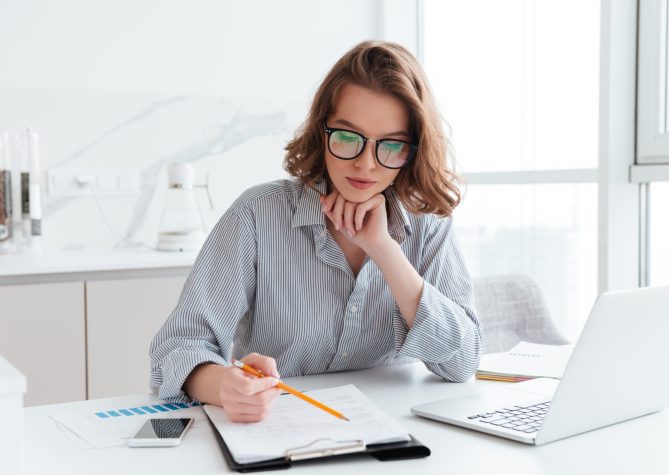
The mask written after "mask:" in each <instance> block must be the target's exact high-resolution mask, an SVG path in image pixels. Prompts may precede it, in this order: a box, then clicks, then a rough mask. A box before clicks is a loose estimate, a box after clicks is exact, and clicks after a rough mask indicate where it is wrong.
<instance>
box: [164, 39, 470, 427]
mask: <svg viewBox="0 0 669 475" xmlns="http://www.w3.org/2000/svg"><path fill="white" fill-rule="evenodd" d="M286 150H287V154H286V158H285V163H284V165H285V168H286V170H287V171H288V172H289V173H290V174H291V175H292V176H293V177H294V178H292V179H286V180H278V181H275V182H272V183H267V184H263V185H259V186H256V187H254V188H251V189H249V190H247V191H246V192H244V193H243V194H242V195H241V196H240V197H239V198H238V199H237V201H235V203H234V204H233V205H232V206H231V207H230V209H228V211H227V212H226V213H225V214H224V216H223V217H222V218H221V220H220V221H219V223H218V224H217V225H216V227H215V228H214V230H213V231H212V233H211V235H210V236H209V238H208V240H207V242H206V243H205V245H204V246H203V248H202V250H201V252H200V255H199V256H198V258H197V260H196V262H195V264H194V266H193V270H192V272H191V274H190V276H189V278H188V280H187V282H186V284H185V286H184V290H183V292H182V295H181V297H180V299H179V303H178V304H177V307H176V308H175V310H174V311H173V312H172V314H171V315H170V317H169V319H168V320H167V322H166V323H165V325H164V326H163V328H162V329H161V330H160V331H159V332H158V334H157V335H156V336H155V338H154V340H153V342H152V345H151V360H152V368H151V383H152V387H153V389H155V390H158V392H159V395H160V397H161V398H166V399H173V400H184V401H187V400H188V399H189V398H192V399H195V400H198V401H201V402H206V403H210V404H216V405H220V406H222V407H223V408H224V409H225V410H226V412H227V414H228V416H229V417H230V418H231V419H232V420H233V421H258V420H261V419H262V418H264V417H265V416H266V415H267V414H268V412H269V411H270V409H271V407H272V403H273V401H274V399H275V398H276V397H277V395H278V393H279V391H278V390H277V389H274V386H275V385H276V384H277V379H276V378H279V371H280V372H281V375H282V376H283V377H288V376H296V375H303V374H315V373H324V372H331V371H346V370H354V369H360V368H367V367H372V366H380V365H389V364H401V363H406V362H408V361H412V360H413V359H419V360H421V361H423V362H424V364H425V365H426V366H427V368H428V369H429V370H430V371H432V372H433V373H435V374H437V375H439V376H441V377H443V378H444V379H446V380H449V381H465V380H467V379H468V378H469V377H471V375H472V374H473V373H474V371H475V370H476V368H477V366H478V362H479V356H480V352H481V346H482V340H483V336H482V333H481V328H480V325H479V322H478V320H477V318H476V315H475V313H474V309H473V306H472V290H471V283H470V278H469V275H468V273H467V270H466V268H465V265H464V263H463V260H462V257H461V254H460V251H459V250H458V247H457V245H456V242H455V239H454V236H453V230H452V220H451V218H450V215H451V213H452V211H453V208H454V207H455V206H456V205H457V204H458V202H459V198H460V195H459V192H458V189H457V187H456V186H455V184H454V175H453V174H452V173H451V172H449V171H448V170H447V161H446V141H445V138H444V136H443V133H442V131H441V128H440V120H439V116H438V113H437V110H436V107H435V105H434V101H433V98H432V96H431V94H430V92H429V89H428V87H427V83H426V80H425V78H424V75H423V72H422V70H421V68H420V66H419V65H418V63H417V61H416V60H415V58H414V57H413V56H412V55H411V54H410V53H409V52H408V51H407V50H405V49H404V48H403V47H401V46H399V45H396V44H392V43H385V42H364V43H361V44H359V45H358V46H356V47H355V48H353V49H352V50H350V51H349V52H348V53H346V54H345V55H344V56H343V57H342V58H341V59H340V60H339V61H338V62H337V63H336V64H335V65H334V67H333V68H332V70H331V71H330V72H329V74H328V75H327V77H326V78H325V80H324V81H323V83H322V84H321V86H320V88H319V89H318V91H317V93H316V95H315V97H314V101H313V104H312V106H311V110H310V112H309V116H308V117H307V120H306V122H305V123H304V125H303V127H302V128H301V129H300V130H299V131H298V133H297V135H296V137H295V139H294V140H293V141H291V142H290V143H289V144H288V146H287V147H286ZM233 342H234V348H233V349H231V344H232V343H233ZM233 358H234V359H241V360H242V361H244V362H245V363H248V364H250V365H252V366H255V367H257V368H259V369H260V370H261V371H263V372H264V373H265V374H266V375H268V376H272V377H266V378H261V379H257V378H254V377H253V376H250V375H248V374H246V373H244V372H243V371H241V370H240V369H238V368H234V367H231V366H229V364H230V361H231V360H232V359H233Z"/></svg>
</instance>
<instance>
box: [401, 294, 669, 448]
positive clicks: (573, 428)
mask: <svg viewBox="0 0 669 475" xmlns="http://www.w3.org/2000/svg"><path fill="white" fill-rule="evenodd" d="M667 362H669V287H655V288H650V287H647V288H641V289H634V290H625V291H617V292H607V293H603V294H602V295H600V296H599V298H598V299H597V300H596V301H595V304H594V305H593V308H592V311H591V312H590V317H589V318H588V321H587V322H586V324H585V327H584V328H583V332H582V333H581V336H580V338H579V339H578V341H577V343H576V345H575V347H574V351H573V353H572V356H571V358H570V360H569V363H568V364H567V368H566V369H565V372H564V374H563V376H562V379H561V380H559V381H558V380H556V379H547V378H538V379H534V380H530V381H526V382H522V383H515V384H506V383H498V384H500V387H493V388H490V389H486V390H482V391H481V392H478V393H475V394H470V395H465V396H457V397H452V398H448V399H443V400H440V401H435V402H431V403H427V404H421V405H418V406H415V407H412V408H411V412H412V413H414V414H417V415H419V416H423V417H427V418H430V419H436V420H438V421H443V422H447V423H449V424H455V425H457V426H461V427H466V428H468V429H474V430H478V431H481V432H487V433H489V434H493V435H497V436H500V437H505V438H508V439H513V440H517V441H519V442H524V443H527V444H536V445H541V444H545V443H548V442H552V441H554V440H558V439H563V438H565V437H570V436H572V435H576V434H581V433H583V432H587V431H590V430H593V429H598V428H600V427H604V426H608V425H611V424H615V423H617V422H622V421H626V420H629V419H633V418H635V417H639V416H643V415H645V414H650V413H652V412H656V411H659V410H662V409H664V408H665V407H667V406H669V378H666V377H665V376H666V369H667Z"/></svg>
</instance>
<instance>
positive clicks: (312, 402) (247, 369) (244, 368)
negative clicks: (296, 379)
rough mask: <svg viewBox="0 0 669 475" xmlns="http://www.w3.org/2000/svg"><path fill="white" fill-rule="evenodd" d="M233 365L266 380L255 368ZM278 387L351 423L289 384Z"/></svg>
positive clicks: (243, 364) (236, 361)
mask: <svg viewBox="0 0 669 475" xmlns="http://www.w3.org/2000/svg"><path fill="white" fill-rule="evenodd" d="M232 364H233V366H236V367H237V368H239V369H241V370H243V371H246V372H247V373H249V374H252V375H253V376H256V377H258V378H264V377H265V375H264V374H263V373H262V371H260V370H259V369H256V368H254V367H253V366H250V365H247V364H246V363H243V362H241V361H239V360H234V361H233V362H232ZM276 387H277V388H279V389H283V390H284V391H286V392H287V393H290V394H292V395H293V396H297V397H299V398H300V399H302V400H303V401H305V402H308V403H309V404H312V405H314V406H316V407H317V408H319V409H322V410H324V411H325V412H327V413H329V414H332V415H333V416H335V417H338V418H339V419H343V420H345V421H349V419H348V418H347V417H345V416H344V414H342V413H341V412H339V411H335V410H334V409H332V408H331V407H328V406H326V405H325V404H323V403H322V402H318V401H316V400H315V399H314V398H311V397H309V396H307V395H306V394H304V393H301V392H300V391H298V390H297V389H295V388H292V387H290V386H288V385H287V384H284V383H282V382H281V381H279V384H277V385H276Z"/></svg>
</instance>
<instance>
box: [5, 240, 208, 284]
mask: <svg viewBox="0 0 669 475" xmlns="http://www.w3.org/2000/svg"><path fill="white" fill-rule="evenodd" d="M196 257H197V253H196V252H161V251H154V250H150V249H143V248H137V249H122V250H108V251H67V252H65V251H61V252H42V253H20V254H6V255H0V284H24V283H40V282H63V281H72V280H93V279H101V278H113V277H126V276H127V277H142V276H147V277H148V276H161V275H164V276H169V275H184V274H187V273H188V272H189V270H190V268H191V266H192V265H193V262H194V261H195V258H196Z"/></svg>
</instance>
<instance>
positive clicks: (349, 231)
mask: <svg viewBox="0 0 669 475" xmlns="http://www.w3.org/2000/svg"><path fill="white" fill-rule="evenodd" d="M346 234H348V237H353V233H352V232H351V230H350V229H347V230H346Z"/></svg>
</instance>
